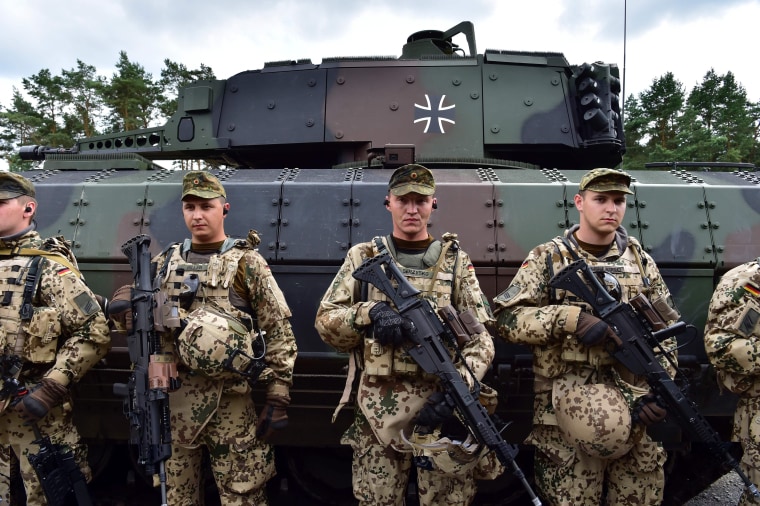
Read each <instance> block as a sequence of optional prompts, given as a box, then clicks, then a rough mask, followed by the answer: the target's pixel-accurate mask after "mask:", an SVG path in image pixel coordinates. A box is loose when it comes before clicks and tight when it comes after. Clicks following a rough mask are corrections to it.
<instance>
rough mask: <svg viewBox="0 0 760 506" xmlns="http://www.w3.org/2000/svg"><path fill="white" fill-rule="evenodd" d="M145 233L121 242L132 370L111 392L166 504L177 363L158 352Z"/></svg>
mask: <svg viewBox="0 0 760 506" xmlns="http://www.w3.org/2000/svg"><path fill="white" fill-rule="evenodd" d="M149 246H150V237H148V236H147V235H139V236H137V237H134V238H132V239H130V240H129V241H127V242H126V243H124V245H123V246H122V247H121V250H122V252H123V253H124V255H126V257H127V259H128V260H129V264H130V267H131V268H132V274H133V278H134V286H133V287H132V294H131V295H132V296H131V303H132V322H133V323H132V332H131V333H130V334H129V335H128V336H127V345H128V348H129V358H130V361H131V362H132V365H133V368H132V374H131V376H130V378H129V382H128V383H126V384H124V383H117V384H114V393H115V394H116V395H119V396H121V397H124V414H125V415H126V417H127V419H128V420H129V425H130V443H131V444H134V445H136V447H137V461H138V463H140V464H141V465H143V466H144V467H145V471H146V473H147V474H149V475H153V474H158V477H159V481H160V484H161V500H162V504H163V505H166V503H167V498H166V460H167V459H168V458H169V457H170V456H171V454H172V450H171V426H170V412H169V394H168V392H169V390H173V389H176V388H177V387H178V380H177V373H176V364H174V359H173V357H172V356H171V355H170V354H165V353H162V349H161V339H160V337H159V335H158V334H157V333H156V329H155V322H154V310H155V309H156V307H157V301H156V293H157V292H158V287H155V288H154V287H153V276H152V272H151V257H150V251H149V250H148V248H149Z"/></svg>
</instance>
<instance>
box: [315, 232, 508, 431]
mask: <svg viewBox="0 0 760 506" xmlns="http://www.w3.org/2000/svg"><path fill="white" fill-rule="evenodd" d="M455 238H456V236H455V235H453V234H444V236H443V238H442V241H441V242H440V243H438V244H439V245H440V244H442V245H443V247H442V250H441V251H442V252H441V254H440V255H441V256H443V255H445V256H446V257H445V259H443V261H442V262H440V260H441V258H440V257H439V258H438V259H435V260H436V261H435V262H431V264H435V265H431V266H430V267H428V268H416V269H411V268H408V266H404V265H403V264H401V263H400V262H398V260H397V263H398V264H399V268H401V270H402V272H403V273H404V275H405V277H406V278H407V279H408V280H409V282H410V283H411V284H412V285H414V286H415V287H416V288H418V289H419V290H420V291H421V292H422V294H421V296H423V297H425V298H426V299H427V300H429V301H430V303H431V305H432V306H433V307H434V308H437V307H441V306H445V305H449V304H451V305H452V306H453V307H454V308H455V309H456V310H457V312H462V311H466V310H468V309H471V310H473V311H474V313H475V315H476V317H477V319H478V320H479V321H480V322H481V323H483V324H489V323H491V322H492V321H493V318H492V316H491V309H490V306H489V304H488V301H487V300H486V298H485V297H484V295H483V293H482V292H481V290H480V285H479V283H478V280H477V278H476V277H475V269H474V268H473V266H472V263H471V261H470V258H469V256H468V255H467V254H466V253H465V252H464V251H462V250H461V249H460V248H459V247H458V243H457V242H456V241H455ZM382 243H383V245H384V249H385V250H390V251H391V252H393V250H392V247H390V245H389V244H388V240H387V239H386V238H382ZM434 244H436V243H434ZM433 247H435V246H433V245H431V247H430V248H433ZM380 253H381V252H380V250H379V249H378V243H377V241H370V242H366V243H362V244H358V245H356V246H354V247H352V248H351V249H350V250H349V252H348V254H347V256H346V259H345V261H344V262H343V265H342V266H341V268H340V270H339V271H338V274H337V275H336V276H335V279H334V280H333V282H332V285H331V286H330V287H329V288H328V289H327V292H326V293H325V295H324V297H323V298H322V301H321V302H320V305H319V309H318V310H317V317H316V323H315V326H316V328H317V331H318V332H319V334H320V336H321V337H322V340H323V341H324V342H325V343H327V344H329V345H330V346H332V347H333V348H335V349H337V350H338V351H342V352H351V353H353V354H354V355H352V356H358V359H357V361H358V362H359V368H360V369H361V376H360V378H359V389H358V396H357V404H358V406H359V408H360V409H361V411H362V413H363V414H364V415H365V416H366V418H367V419H368V420H369V423H370V425H371V426H372V429H373V432H374V434H375V436H376V437H377V439H378V440H379V441H380V442H382V443H383V444H385V445H390V444H397V443H399V442H400V438H399V431H400V430H403V429H406V428H407V427H408V426H409V425H410V422H411V421H412V419H413V418H414V417H415V416H417V413H418V412H419V410H420V409H421V408H422V405H423V404H424V402H425V401H426V400H427V398H428V397H429V396H430V394H431V393H433V392H434V391H435V390H436V388H437V383H438V380H437V378H434V377H427V376H426V375H425V374H423V373H422V372H420V371H419V370H418V369H417V368H416V364H414V361H413V360H412V359H411V358H410V357H408V355H406V353H405V352H404V350H403V349H393V347H390V349H385V348H386V347H382V346H379V343H375V341H374V339H371V335H369V334H370V328H371V326H370V324H371V320H370V317H369V311H370V309H371V308H372V307H373V306H374V304H376V303H377V302H378V301H381V300H383V301H387V300H388V299H387V297H386V296H385V295H384V294H382V293H381V292H380V291H379V290H377V289H375V288H374V287H373V286H371V285H370V286H368V287H366V288H367V297H366V300H365V299H364V297H363V296H362V283H361V282H360V281H358V280H356V279H355V278H354V277H353V276H352V274H353V272H354V271H355V270H356V268H357V267H359V265H361V263H362V262H363V261H364V260H365V259H366V258H368V257H374V256H376V255H378V254H380ZM394 258H396V257H395V256H394ZM396 259H397V258H396ZM436 269H437V270H436ZM461 353H462V356H463V357H464V360H465V361H466V362H467V365H468V366H469V367H470V369H471V370H472V371H473V373H474V374H475V376H476V377H477V379H478V380H480V379H482V378H483V376H484V375H485V373H486V370H487V369H488V367H489V366H490V364H491V361H492V360H493V356H494V344H493V339H492V337H491V335H490V334H489V333H488V331H484V332H481V333H479V334H477V335H475V336H473V337H472V339H471V340H470V341H468V342H467V343H466V344H465V345H464V346H463V347H462V348H461ZM373 355H377V356H376V357H374V358H377V359H378V360H373V358H372V357H373ZM383 355H385V356H386V357H387V360H388V365H389V367H387V368H385V369H386V370H387V371H388V372H387V373H383V372H381V371H382V369H383V368H381V367H376V366H375V365H373V364H376V363H377V362H378V361H382V358H381V357H382V356H383ZM455 365H457V367H458V368H459V369H460V372H464V367H463V366H462V364H459V363H457V362H456V361H455ZM463 377H464V378H465V379H466V380H470V379H471V378H470V376H469V375H468V374H463ZM406 433H407V434H408V433H409V431H406Z"/></svg>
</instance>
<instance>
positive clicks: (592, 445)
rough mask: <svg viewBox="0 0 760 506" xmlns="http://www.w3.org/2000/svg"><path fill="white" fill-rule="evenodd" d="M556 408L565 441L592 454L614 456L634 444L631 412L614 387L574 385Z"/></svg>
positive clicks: (620, 454)
mask: <svg viewBox="0 0 760 506" xmlns="http://www.w3.org/2000/svg"><path fill="white" fill-rule="evenodd" d="M554 408H555V413H556V415H557V422H558V424H559V429H560V432H561V433H562V437H563V438H564V439H565V441H567V443H568V444H571V445H573V446H576V447H578V448H580V449H581V450H583V451H584V452H585V453H587V454H588V455H590V456H592V457H596V458H600V459H615V458H618V457H621V456H623V455H625V454H626V453H628V451H629V450H630V449H631V448H632V447H633V441H632V439H633V438H631V412H630V410H629V407H628V403H626V401H625V398H623V395H622V394H621V393H620V391H619V390H618V389H616V388H615V387H613V386H609V385H602V384H598V385H579V386H575V387H573V388H571V389H570V391H569V392H568V393H567V395H564V396H562V397H560V398H559V400H558V401H557V403H556V406H554Z"/></svg>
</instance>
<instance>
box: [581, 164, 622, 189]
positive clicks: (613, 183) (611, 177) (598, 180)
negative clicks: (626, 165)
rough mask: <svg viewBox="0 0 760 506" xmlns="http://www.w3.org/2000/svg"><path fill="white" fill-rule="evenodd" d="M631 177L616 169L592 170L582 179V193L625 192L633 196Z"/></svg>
mask: <svg viewBox="0 0 760 506" xmlns="http://www.w3.org/2000/svg"><path fill="white" fill-rule="evenodd" d="M630 186H631V176H630V174H627V173H625V172H623V171H622V170H616V169H592V170H590V171H588V172H587V173H586V174H585V175H584V176H583V177H582V178H581V184H580V187H579V189H580V191H583V190H591V191H595V192H623V193H629V194H633V192H632V191H631V189H630Z"/></svg>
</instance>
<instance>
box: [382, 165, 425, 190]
mask: <svg viewBox="0 0 760 506" xmlns="http://www.w3.org/2000/svg"><path fill="white" fill-rule="evenodd" d="M388 191H389V192H390V193H392V194H393V195H396V196H399V195H406V194H407V193H419V194H420V195H432V194H434V193H435V179H433V173H432V172H430V170H429V169H428V168H427V167H423V166H422V165H418V164H416V163H410V164H407V165H402V166H401V167H399V168H398V169H396V170H395V171H394V172H393V174H392V175H391V179H390V181H389V182H388Z"/></svg>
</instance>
